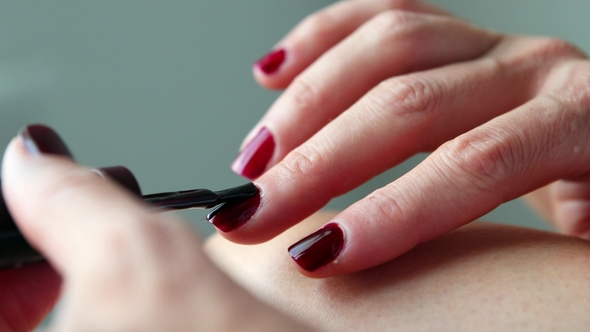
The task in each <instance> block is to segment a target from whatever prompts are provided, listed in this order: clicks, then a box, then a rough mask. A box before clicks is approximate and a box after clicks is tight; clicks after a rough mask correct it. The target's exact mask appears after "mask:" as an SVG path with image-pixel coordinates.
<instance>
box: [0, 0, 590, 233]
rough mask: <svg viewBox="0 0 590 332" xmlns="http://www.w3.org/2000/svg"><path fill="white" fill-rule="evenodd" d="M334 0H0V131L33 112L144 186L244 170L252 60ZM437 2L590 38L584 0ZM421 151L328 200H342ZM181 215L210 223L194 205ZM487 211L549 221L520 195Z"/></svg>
mask: <svg viewBox="0 0 590 332" xmlns="http://www.w3.org/2000/svg"><path fill="white" fill-rule="evenodd" d="M331 2H332V1H327V0H297V1H286V0H281V1H277V0H250V1H227V0H218V1H195V0H192V1H154V0H142V1H131V0H128V1H106V0H105V1H79V0H55V1H28V0H18V1H17V0H14V1H10V0H3V1H1V2H0V144H3V145H6V144H7V143H8V141H9V140H10V139H11V138H12V137H13V136H14V135H15V134H16V132H17V131H18V129H19V128H21V127H22V126H23V125H24V124H27V123H32V122H39V123H45V124H49V125H50V126H52V127H54V128H56V129H57V130H58V132H59V133H60V134H61V135H62V137H63V138H64V139H65V141H66V142H67V143H68V145H69V146H70V148H71V150H72V151H73V152H74V155H75V157H76V158H77V160H78V161H79V162H81V163H83V164H86V165H91V166H111V165H125V166H127V167H129V168H130V169H131V170H132V171H133V172H134V173H135V175H136V176H137V178H138V180H139V181H140V184H141V186H142V189H143V191H144V193H153V192H158V191H170V190H180V189H191V188H197V187H202V188H210V189H223V188H226V187H230V186H235V185H239V184H242V183H244V182H245V180H244V179H242V178H240V177H239V176H237V175H235V174H234V173H233V172H232V171H231V170H230V168H229V165H230V163H231V162H232V160H233V158H234V157H235V155H236V153H237V149H238V146H239V144H240V142H241V140H242V139H243V138H244V136H245V135H246V134H247V133H248V131H249V130H250V129H251V127H252V126H253V125H254V124H255V123H256V121H257V120H258V119H259V118H260V117H261V116H262V114H263V113H264V112H265V111H266V109H267V108H268V107H269V106H270V105H271V103H272V102H273V100H274V99H275V98H277V96H278V92H274V91H266V90H264V89H262V88H260V87H259V86H257V84H256V83H255V82H254V80H253V79H252V76H251V65H252V63H253V62H254V61H255V60H256V59H257V58H259V57H260V56H262V55H264V54H265V53H266V52H267V51H268V50H269V49H270V48H271V47H272V46H273V44H274V43H276V42H277V41H278V40H279V39H280V38H281V37H282V36H283V35H284V34H285V33H287V32H288V31H289V30H290V29H291V28H292V27H293V26H294V25H295V24H296V23H297V22H299V21H300V20H301V19H302V18H303V17H305V16H306V15H308V14H310V13H312V12H314V11H315V10H317V9H320V8H322V7H324V6H326V5H328V4H330V3H331ZM434 2H435V3H437V4H439V5H441V6H443V7H445V8H447V9H449V10H450V11H452V12H454V13H456V14H457V15H460V16H463V17H465V18H467V19H469V20H471V21H474V22H475V23H478V24H480V25H483V26H485V27H488V28H493V29H497V30H501V31H505V32H511V33H521V34H541V35H551V36H557V37H561V38H564V39H567V40H569V41H571V42H573V43H575V44H577V45H579V46H581V47H582V48H583V49H585V50H589V49H590V40H589V39H588V38H587V32H588V31H590V20H588V19H587V14H588V13H590V1H588V0H568V1H566V2H562V1H549V0H510V1H509V0H497V1H483V0H479V1H478V0H436V1H434ZM422 158H423V156H417V157H415V158H413V159H412V160H410V161H408V162H406V163H404V164H402V165H400V166H398V167H396V168H394V169H393V170H391V171H389V172H387V173H385V174H382V175H380V176H378V177H377V178H375V179H374V180H372V181H370V182H369V183H367V184H366V185H364V186H362V187H361V188H359V189H357V190H355V191H354V192H351V193H350V194H348V195H345V196H343V197H339V198H337V199H335V200H334V201H333V202H331V203H330V204H329V206H328V207H329V208H335V209H343V208H345V207H347V206H348V205H350V204H351V203H352V202H354V201H356V200H358V199H360V198H362V197H363V196H365V195H367V194H368V193H370V192H371V191H373V190H374V189H376V188H378V187H379V186H382V185H384V184H385V183H388V182H390V181H392V180H394V179H395V178H397V177H399V176H400V175H401V174H403V173H404V172H406V171H408V170H409V169H411V168H412V167H413V166H414V165H415V164H416V163H417V162H419V161H420V160H421V159H422ZM424 208H428V207H424ZM183 215H184V216H185V217H186V218H187V219H188V220H190V221H191V222H192V223H194V224H195V225H196V226H197V227H198V228H199V229H200V231H201V232H202V233H203V234H207V233H210V232H212V231H213V229H212V227H211V226H210V225H209V224H208V223H207V222H206V220H204V215H205V213H204V212H203V211H188V212H185V213H183ZM485 219H488V220H497V221H502V222H507V223H516V224H521V225H526V226H531V227H537V228H547V226H546V225H545V224H543V222H542V221H540V220H539V219H538V218H537V217H536V216H535V215H534V214H532V213H531V212H530V211H529V210H528V209H527V208H526V207H525V205H524V204H523V203H522V202H520V201H514V202H510V203H508V204H505V205H504V206H502V207H500V208H499V209H497V210H496V211H494V212H492V213H491V214H490V215H488V216H486V217H485Z"/></svg>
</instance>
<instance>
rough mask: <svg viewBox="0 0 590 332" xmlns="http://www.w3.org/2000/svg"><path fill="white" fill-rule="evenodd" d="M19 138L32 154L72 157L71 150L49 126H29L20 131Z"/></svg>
mask: <svg viewBox="0 0 590 332" xmlns="http://www.w3.org/2000/svg"><path fill="white" fill-rule="evenodd" d="M18 136H19V137H20V138H21V139H22V141H23V143H24V145H25V147H26V149H27V151H28V152H29V153H31V154H34V155H39V154H55V155H60V156H67V157H72V154H71V153H70V150H68V147H67V146H66V144H65V143H64V142H63V140H62V139H61V138H60V137H59V135H58V134H57V133H56V132H55V131H54V130H53V129H51V128H49V127H47V126H44V125H40V124H32V125H28V126H26V127H24V128H23V129H21V130H20V132H19V133H18Z"/></svg>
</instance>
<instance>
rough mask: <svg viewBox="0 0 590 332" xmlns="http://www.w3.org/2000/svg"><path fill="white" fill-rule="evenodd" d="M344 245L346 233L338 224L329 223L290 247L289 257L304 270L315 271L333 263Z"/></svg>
mask: <svg viewBox="0 0 590 332" xmlns="http://www.w3.org/2000/svg"><path fill="white" fill-rule="evenodd" d="M343 244H344V232H342V229H341V228H340V226H338V224H336V223H329V224H327V225H325V226H324V227H322V228H320V229H319V230H317V231H316V232H315V233H313V234H311V235H309V236H307V237H305V238H303V239H302V240H300V241H299V242H297V243H295V244H294V245H292V246H290V247H289V255H291V258H293V260H294V261H295V263H297V264H298V265H299V266H300V267H301V268H302V269H304V270H306V271H309V272H311V271H315V270H317V269H319V268H320V267H322V266H324V265H326V264H328V263H330V262H332V261H333V260H334V259H336V257H337V256H338V254H339V253H340V250H342V246H343Z"/></svg>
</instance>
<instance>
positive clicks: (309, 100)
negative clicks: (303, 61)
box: [285, 73, 327, 115]
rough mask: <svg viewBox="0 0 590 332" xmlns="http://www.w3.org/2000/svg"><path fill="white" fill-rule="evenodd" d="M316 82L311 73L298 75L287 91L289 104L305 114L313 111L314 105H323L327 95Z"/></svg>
mask: <svg viewBox="0 0 590 332" xmlns="http://www.w3.org/2000/svg"><path fill="white" fill-rule="evenodd" d="M314 82H315V81H314V80H313V79H312V77H311V75H310V74H309V73H305V74H302V75H299V76H297V77H296V78H295V79H294V80H293V83H292V84H291V86H289V88H288V89H287V92H285V96H288V97H287V98H288V99H287V104H288V106H289V107H290V108H292V109H296V110H297V111H298V112H301V113H302V114H303V115H305V113H306V112H311V111H313V109H314V105H322V104H323V103H324V102H325V101H326V99H327V95H326V93H324V92H322V91H321V89H320V88H319V87H317V86H316V84H315V83H314Z"/></svg>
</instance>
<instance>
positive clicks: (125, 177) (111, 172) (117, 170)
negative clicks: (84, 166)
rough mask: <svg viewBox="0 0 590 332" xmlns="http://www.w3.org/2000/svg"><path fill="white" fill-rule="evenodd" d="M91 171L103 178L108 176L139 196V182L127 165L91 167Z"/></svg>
mask: <svg viewBox="0 0 590 332" xmlns="http://www.w3.org/2000/svg"><path fill="white" fill-rule="evenodd" d="M92 171H93V172H95V173H97V174H98V175H100V176H101V177H103V178H110V179H111V180H113V181H115V182H116V183H118V184H119V185H121V186H123V187H124V188H127V189H128V190H129V191H131V192H132V193H134V194H136V195H138V196H141V188H139V183H138V182H137V179H136V178H135V175H133V173H131V171H130V170H129V169H128V168H127V167H124V166H111V167H101V168H93V169H92Z"/></svg>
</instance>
